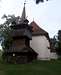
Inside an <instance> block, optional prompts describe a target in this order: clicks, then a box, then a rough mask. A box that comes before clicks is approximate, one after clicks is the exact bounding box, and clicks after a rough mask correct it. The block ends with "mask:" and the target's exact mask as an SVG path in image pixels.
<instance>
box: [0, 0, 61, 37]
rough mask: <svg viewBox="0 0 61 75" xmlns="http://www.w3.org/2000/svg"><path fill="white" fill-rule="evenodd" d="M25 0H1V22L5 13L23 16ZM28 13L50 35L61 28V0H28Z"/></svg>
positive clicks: (29, 18)
mask: <svg viewBox="0 0 61 75" xmlns="http://www.w3.org/2000/svg"><path fill="white" fill-rule="evenodd" d="M24 1H25V0H1V2H0V23H2V20H1V17H2V16H3V14H6V15H8V14H11V15H12V14H14V15H16V16H21V13H22V10H23V6H24ZM26 15H27V18H28V20H29V21H30V22H32V21H33V18H34V21H35V22H36V23H37V24H38V25H39V26H40V27H41V28H43V29H44V30H46V31H47V32H48V33H49V36H50V37H53V36H54V35H56V34H57V32H58V30H59V29H61V0H49V1H48V2H46V1H45V2H44V3H39V4H38V5H36V4H35V0H26Z"/></svg>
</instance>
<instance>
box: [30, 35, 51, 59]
mask: <svg viewBox="0 0 61 75" xmlns="http://www.w3.org/2000/svg"><path fill="white" fill-rule="evenodd" d="M30 46H31V47H32V48H33V49H34V50H35V51H36V52H37V53H38V57H37V58H38V59H39V60H49V59H50V49H48V47H50V44H49V41H48V40H47V38H46V37H45V36H41V35H40V36H33V37H32V40H31V41H30Z"/></svg>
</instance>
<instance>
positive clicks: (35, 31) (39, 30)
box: [30, 21, 48, 35]
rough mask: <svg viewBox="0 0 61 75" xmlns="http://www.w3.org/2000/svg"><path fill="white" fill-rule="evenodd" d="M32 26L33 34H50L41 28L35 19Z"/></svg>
mask: <svg viewBox="0 0 61 75" xmlns="http://www.w3.org/2000/svg"><path fill="white" fill-rule="evenodd" d="M30 25H31V26H32V33H33V34H40V35H43V34H48V33H47V32H46V31H45V30H43V29H42V28H40V27H39V26H38V25H37V24H36V22H35V21H32V22H31V24H30Z"/></svg>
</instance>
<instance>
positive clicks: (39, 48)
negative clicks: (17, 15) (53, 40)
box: [5, 4, 50, 63]
mask: <svg viewBox="0 0 61 75" xmlns="http://www.w3.org/2000/svg"><path fill="white" fill-rule="evenodd" d="M28 22H29V21H28V20H27V18H26V12H25V4H24V8H23V12H22V16H21V19H20V20H19V22H17V23H13V25H11V28H12V29H13V31H12V33H11V36H12V38H13V42H12V44H11V46H10V47H9V49H8V50H6V51H5V56H6V58H5V61H6V62H9V63H28V62H31V61H33V60H50V39H49V34H48V32H46V31H45V30H43V29H42V28H40V27H39V26H38V25H37V24H36V22H35V21H32V22H31V23H30V24H28Z"/></svg>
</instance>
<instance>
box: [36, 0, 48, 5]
mask: <svg viewBox="0 0 61 75" xmlns="http://www.w3.org/2000/svg"><path fill="white" fill-rule="evenodd" d="M46 1H48V0H46ZM40 2H44V0H36V4H38V3H40Z"/></svg>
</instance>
